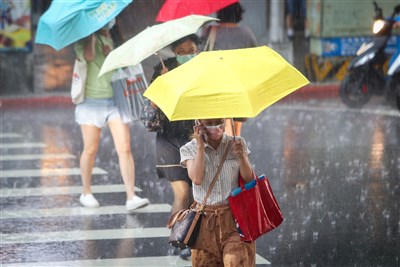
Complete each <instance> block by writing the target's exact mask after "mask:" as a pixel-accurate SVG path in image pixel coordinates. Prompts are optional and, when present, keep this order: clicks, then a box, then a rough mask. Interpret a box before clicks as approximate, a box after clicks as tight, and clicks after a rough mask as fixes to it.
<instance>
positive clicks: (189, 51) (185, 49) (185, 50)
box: [174, 40, 198, 65]
mask: <svg viewBox="0 0 400 267" xmlns="http://www.w3.org/2000/svg"><path fill="white" fill-rule="evenodd" d="M197 52H198V50H197V45H196V44H195V43H194V42H193V41H192V40H186V41H185V42H183V43H181V44H179V45H177V46H176V47H175V49H174V53H175V55H176V60H177V61H178V63H179V64H181V65H182V64H184V63H186V62H188V61H189V60H191V59H192V58H194V57H195V56H196V54H197Z"/></svg>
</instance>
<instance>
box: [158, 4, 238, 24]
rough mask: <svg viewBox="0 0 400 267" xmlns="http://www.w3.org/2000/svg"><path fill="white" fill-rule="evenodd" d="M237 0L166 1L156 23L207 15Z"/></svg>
mask: <svg viewBox="0 0 400 267" xmlns="http://www.w3.org/2000/svg"><path fill="white" fill-rule="evenodd" d="M236 2H239V0H218V1H216V0H202V1H198V0H197V1H190V0H167V1H165V3H164V4H163V6H162V7H161V9H160V11H159V12H158V15H157V17H156V21H161V22H162V21H168V20H173V19H178V18H182V17H185V16H188V15H194V14H196V15H208V14H211V13H214V12H216V11H218V10H220V9H222V8H224V7H226V6H229V5H231V4H233V3H236Z"/></svg>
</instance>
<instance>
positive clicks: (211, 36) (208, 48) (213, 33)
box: [204, 25, 217, 51]
mask: <svg viewBox="0 0 400 267" xmlns="http://www.w3.org/2000/svg"><path fill="white" fill-rule="evenodd" d="M216 36H217V26H216V25H213V26H211V29H210V33H209V34H208V38H207V41H206V45H205V46H204V51H212V50H213V49H214V44H215V38H216Z"/></svg>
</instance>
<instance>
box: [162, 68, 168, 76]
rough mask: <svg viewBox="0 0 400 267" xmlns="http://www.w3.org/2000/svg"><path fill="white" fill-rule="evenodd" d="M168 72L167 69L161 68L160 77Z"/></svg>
mask: <svg viewBox="0 0 400 267" xmlns="http://www.w3.org/2000/svg"><path fill="white" fill-rule="evenodd" d="M168 71H169V69H168V68H167V67H163V68H162V69H161V75H163V74H165V73H167V72H168Z"/></svg>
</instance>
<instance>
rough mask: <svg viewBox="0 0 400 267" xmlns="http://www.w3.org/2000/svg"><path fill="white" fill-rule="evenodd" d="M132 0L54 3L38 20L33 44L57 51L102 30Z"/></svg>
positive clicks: (59, 0)
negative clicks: (50, 47) (47, 46)
mask: <svg viewBox="0 0 400 267" xmlns="http://www.w3.org/2000/svg"><path fill="white" fill-rule="evenodd" d="M131 2H132V0H118V1H113V0H110V1H103V0H90V1H86V0H70V1H65V0H53V1H52V3H51V5H50V8H49V9H48V10H47V11H46V12H45V13H44V14H43V15H42V16H41V17H40V19H39V24H38V29H37V33H36V38H35V43H37V44H47V45H50V46H52V47H53V48H54V49H56V50H60V49H62V48H64V47H66V46H67V45H69V44H72V43H73V42H76V41H78V40H79V39H82V38H84V37H86V36H89V35H90V34H92V33H94V32H96V31H97V30H99V29H101V28H102V27H103V26H104V25H106V24H107V23H108V22H109V21H110V20H111V19H113V18H114V17H115V16H117V15H118V14H119V13H120V12H121V11H122V10H123V9H124V8H125V7H126V6H127V5H128V4H129V3H131Z"/></svg>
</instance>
